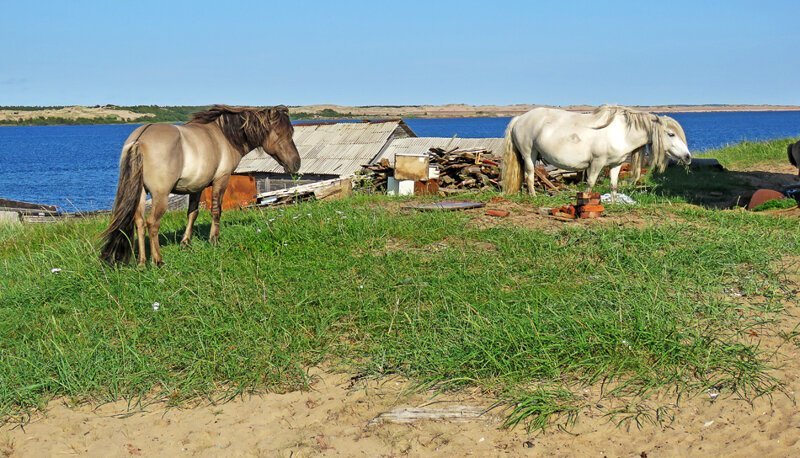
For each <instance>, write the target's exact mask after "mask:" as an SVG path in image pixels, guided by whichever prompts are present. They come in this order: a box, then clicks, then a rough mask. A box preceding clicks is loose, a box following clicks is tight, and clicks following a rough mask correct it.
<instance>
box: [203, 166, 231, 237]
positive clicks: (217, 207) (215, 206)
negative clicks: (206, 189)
mask: <svg viewBox="0 0 800 458" xmlns="http://www.w3.org/2000/svg"><path fill="white" fill-rule="evenodd" d="M230 178H231V177H230V175H228V176H224V177H222V178H220V179H219V180H216V181H214V183H213V184H212V186H211V235H210V236H209V237H208V241H209V242H211V244H212V245H216V244H217V242H218V241H219V220H220V218H221V217H222V197H223V196H224V195H225V189H226V188H227V187H228V180H230Z"/></svg>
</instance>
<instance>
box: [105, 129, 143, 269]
mask: <svg viewBox="0 0 800 458" xmlns="http://www.w3.org/2000/svg"><path fill="white" fill-rule="evenodd" d="M142 169H143V165H142V153H141V151H140V150H139V139H138V138H137V139H136V141H134V142H133V143H130V144H128V145H126V146H125V147H124V148H123V149H122V157H121V158H120V161H119V183H118V184H117V196H116V197H115V198H114V209H113V210H111V222H110V223H109V226H108V229H106V230H105V231H104V232H103V235H102V237H103V239H104V241H103V249H102V250H101V252H100V259H102V260H103V261H105V262H107V263H108V264H112V265H114V264H118V263H123V264H124V263H127V262H128V261H129V260H130V258H131V254H132V253H133V245H132V244H133V230H134V224H135V217H136V212H137V210H138V206H139V200H140V199H141V197H142V188H143V187H144V179H143V174H142Z"/></svg>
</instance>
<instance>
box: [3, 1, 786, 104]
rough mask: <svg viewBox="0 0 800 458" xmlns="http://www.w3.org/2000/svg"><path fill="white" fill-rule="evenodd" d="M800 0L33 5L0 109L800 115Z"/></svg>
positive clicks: (10, 17) (13, 14) (13, 44)
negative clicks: (694, 109)
mask: <svg viewBox="0 0 800 458" xmlns="http://www.w3.org/2000/svg"><path fill="white" fill-rule="evenodd" d="M799 24H800V1H797V0H785V1H784V0H775V1H770V0H760V1H722V0H704V1H701V0H694V1H684V0H669V1H665V0H660V1H649V0H635V1H633V0H632V1H613V0H612V1H605V0H596V1H567V0H564V1H533V0H531V1H501V0H494V1H487V0H483V1H470V0H458V1H449V0H448V1H436V0H427V1H416V0H410V1H392V2H383V1H378V0H371V1H349V0H338V1H300V0H295V1H291V0H284V1H281V2H271V1H253V2H249V1H233V0H215V1H206V0H192V1H167V0H163V1H149V0H131V1H99V0H98V1H82V0H71V1H56V0H52V1H43V0H39V1H37V0H23V1H17V0H4V1H3V3H2V7H1V8H0V38H2V42H3V46H2V52H0V105H72V104H82V105H94V104H106V103H113V104H120V105H130V104H159V105H200V104H210V103H229V104H247V105H271V104H278V103H284V104H287V105H299V104H312V103H335V104H343V105H378V104H390V105H403V104H443V103H469V104H513V103H542V104H553V105H567V104H600V103H619V104H628V105H634V104H639V105H645V104H680V103H689V104H702V103H750V104H760V103H768V104H796V105H800V25H799Z"/></svg>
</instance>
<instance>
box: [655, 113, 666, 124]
mask: <svg viewBox="0 0 800 458" xmlns="http://www.w3.org/2000/svg"><path fill="white" fill-rule="evenodd" d="M653 122H655V123H658V124H664V123H663V122H662V121H661V116H658V115H653Z"/></svg>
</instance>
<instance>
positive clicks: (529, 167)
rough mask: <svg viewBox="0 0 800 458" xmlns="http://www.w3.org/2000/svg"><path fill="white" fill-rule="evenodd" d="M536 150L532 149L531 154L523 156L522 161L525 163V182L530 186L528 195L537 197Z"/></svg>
mask: <svg viewBox="0 0 800 458" xmlns="http://www.w3.org/2000/svg"><path fill="white" fill-rule="evenodd" d="M537 156H538V154H537V152H536V149H534V148H531V152H530V154H524V153H523V154H522V159H523V161H524V162H525V182H526V183H527V184H528V194H530V195H532V196H535V195H536V159H537Z"/></svg>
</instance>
